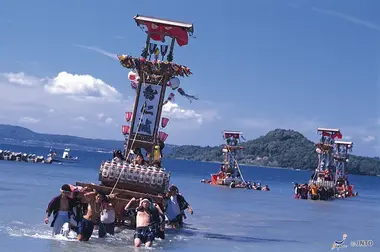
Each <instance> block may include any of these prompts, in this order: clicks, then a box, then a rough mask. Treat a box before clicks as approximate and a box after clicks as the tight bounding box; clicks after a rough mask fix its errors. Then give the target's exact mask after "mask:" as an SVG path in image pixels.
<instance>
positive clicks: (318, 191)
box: [294, 128, 357, 200]
mask: <svg viewBox="0 0 380 252" xmlns="http://www.w3.org/2000/svg"><path fill="white" fill-rule="evenodd" d="M317 132H318V133H319V134H320V135H321V138H320V141H319V142H318V143H316V144H315V146H316V150H315V151H316V152H317V154H318V165H317V168H316V169H315V170H314V171H313V174H312V175H311V178H310V180H309V182H308V183H305V184H298V183H296V184H295V185H294V197H295V198H301V199H308V198H309V196H310V198H311V199H312V200H330V199H335V198H346V197H352V196H356V195H357V193H354V192H353V190H354V185H352V184H350V182H349V180H348V173H347V171H346V164H347V162H348V161H349V159H348V156H349V153H350V152H352V148H353V142H345V141H340V140H335V139H342V137H343V136H342V134H341V132H340V129H328V128H318V129H317Z"/></svg>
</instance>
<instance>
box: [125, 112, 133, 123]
mask: <svg viewBox="0 0 380 252" xmlns="http://www.w3.org/2000/svg"><path fill="white" fill-rule="evenodd" d="M132 115H133V113H132V112H126V113H125V120H126V121H127V122H130V121H131V119H132Z"/></svg>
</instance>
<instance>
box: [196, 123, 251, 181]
mask: <svg viewBox="0 0 380 252" xmlns="http://www.w3.org/2000/svg"><path fill="white" fill-rule="evenodd" d="M222 135H223V139H224V140H225V141H226V144H225V145H224V147H223V149H222V153H223V156H224V161H223V163H221V166H220V170H219V172H218V173H215V174H211V180H209V181H208V180H202V182H204V183H206V182H207V183H209V184H211V185H219V186H228V187H230V188H246V183H245V180H244V177H243V175H242V173H241V171H240V167H239V164H238V162H237V160H236V155H237V152H238V151H239V150H241V149H243V147H242V146H240V145H239V144H240V141H241V138H242V137H243V133H242V132H240V131H226V130H224V131H223V132H222ZM243 138H244V137H243Z"/></svg>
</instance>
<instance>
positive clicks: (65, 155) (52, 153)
mask: <svg viewBox="0 0 380 252" xmlns="http://www.w3.org/2000/svg"><path fill="white" fill-rule="evenodd" d="M70 151H71V149H70V148H68V147H66V148H65V150H64V151H63V154H62V157H59V156H58V155H57V152H56V151H53V150H52V149H50V151H49V154H48V157H49V158H51V159H52V162H54V163H78V162H79V158H78V157H72V156H70Z"/></svg>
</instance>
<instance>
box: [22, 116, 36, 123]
mask: <svg viewBox="0 0 380 252" xmlns="http://www.w3.org/2000/svg"><path fill="white" fill-rule="evenodd" d="M39 121H40V120H39V119H36V118H33V117H31V116H25V117H22V118H20V120H19V122H20V123H38V122H39Z"/></svg>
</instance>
